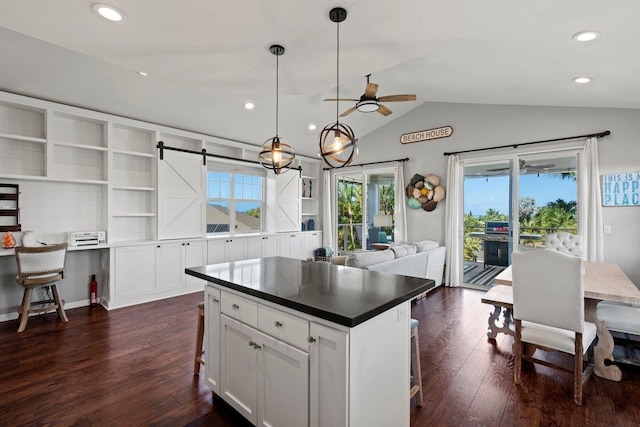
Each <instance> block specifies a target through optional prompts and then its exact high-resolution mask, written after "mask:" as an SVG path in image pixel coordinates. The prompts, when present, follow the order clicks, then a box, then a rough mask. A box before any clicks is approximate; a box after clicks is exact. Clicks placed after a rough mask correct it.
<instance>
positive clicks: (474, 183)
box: [464, 174, 578, 216]
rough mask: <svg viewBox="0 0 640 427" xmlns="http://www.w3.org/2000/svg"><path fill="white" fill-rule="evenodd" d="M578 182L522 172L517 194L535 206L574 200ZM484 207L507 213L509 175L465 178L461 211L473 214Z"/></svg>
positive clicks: (479, 213) (479, 211)
mask: <svg viewBox="0 0 640 427" xmlns="http://www.w3.org/2000/svg"><path fill="white" fill-rule="evenodd" d="M577 188H578V187H577V182H576V181H575V180H571V179H564V180H563V179H560V178H556V177H552V176H549V175H547V174H540V176H537V175H536V174H529V175H522V176H521V177H520V195H519V197H520V198H522V197H533V198H534V199H535V204H536V206H537V207H542V206H544V205H546V204H547V203H548V202H553V201H556V200H557V199H563V200H564V201H567V202H568V201H571V200H577V197H576V194H577V191H578V190H577ZM487 209H494V210H497V211H499V212H500V213H503V214H508V213H509V177H508V176H495V177H490V178H465V181H464V213H465V214H468V213H469V212H471V213H473V216H480V215H484V214H485V213H486V212H487Z"/></svg>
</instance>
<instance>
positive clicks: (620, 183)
mask: <svg viewBox="0 0 640 427" xmlns="http://www.w3.org/2000/svg"><path fill="white" fill-rule="evenodd" d="M602 206H640V173H635V172H634V173H612V174H609V175H602Z"/></svg>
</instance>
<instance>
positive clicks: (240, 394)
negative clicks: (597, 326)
mask: <svg viewBox="0 0 640 427" xmlns="http://www.w3.org/2000/svg"><path fill="white" fill-rule="evenodd" d="M220 324H221V327H220V393H219V395H220V396H221V397H222V398H223V399H224V400H225V401H226V402H227V403H228V404H229V405H231V406H232V407H233V408H235V410H236V411H238V412H240V414H241V415H242V416H243V417H245V418H246V419H248V420H249V421H251V423H252V424H253V425H257V422H258V360H259V353H258V349H257V348H256V347H255V346H256V345H257V344H255V341H254V339H253V337H254V334H255V332H256V330H255V329H253V328H250V327H249V326H246V325H244V324H242V323H240V322H238V321H235V320H233V319H231V318H230V317H227V316H225V315H224V314H223V315H220ZM205 366H206V363H205Z"/></svg>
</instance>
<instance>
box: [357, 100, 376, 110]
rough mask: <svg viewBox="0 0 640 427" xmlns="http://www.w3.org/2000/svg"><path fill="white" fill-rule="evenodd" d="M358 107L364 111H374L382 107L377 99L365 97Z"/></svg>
mask: <svg viewBox="0 0 640 427" xmlns="http://www.w3.org/2000/svg"><path fill="white" fill-rule="evenodd" d="M356 108H357V109H358V111H360V112H362V113H373V112H375V111H378V110H379V109H380V104H378V101H376V100H375V99H365V100H363V101H360V102H358V103H357V104H356Z"/></svg>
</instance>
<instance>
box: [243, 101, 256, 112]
mask: <svg viewBox="0 0 640 427" xmlns="http://www.w3.org/2000/svg"><path fill="white" fill-rule="evenodd" d="M253 107H255V105H253V102H245V103H244V109H245V110H253Z"/></svg>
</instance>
